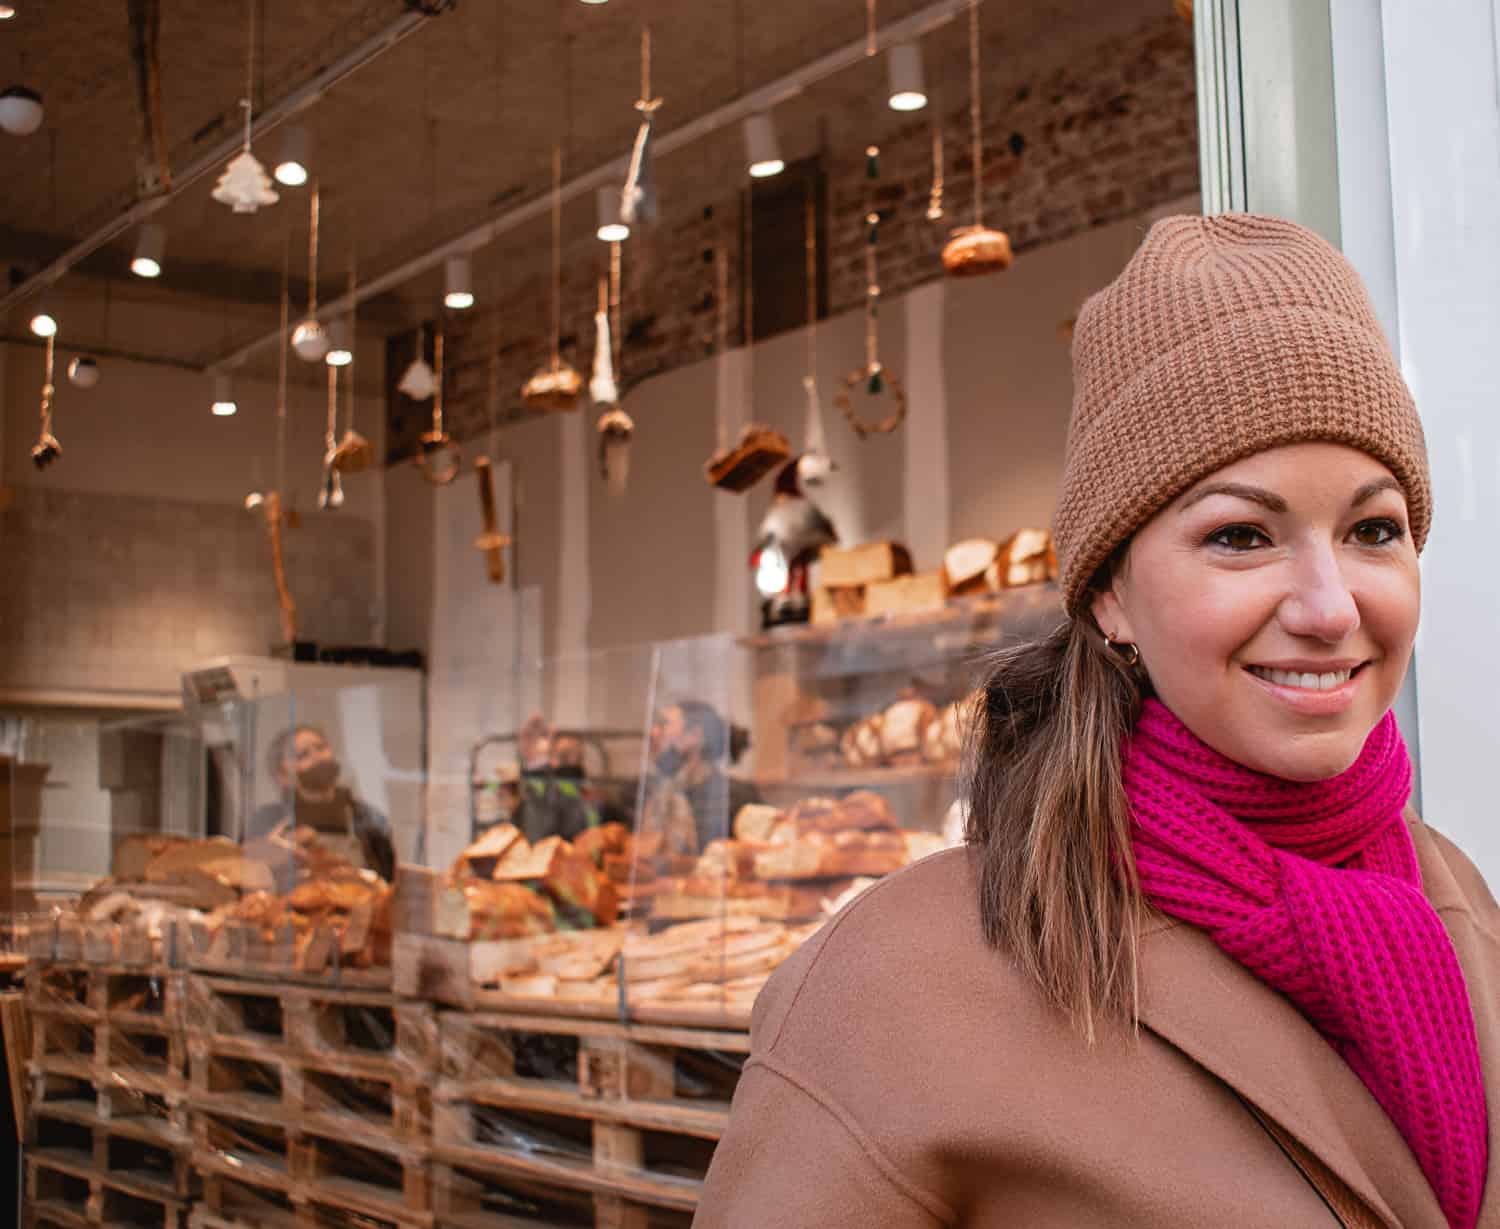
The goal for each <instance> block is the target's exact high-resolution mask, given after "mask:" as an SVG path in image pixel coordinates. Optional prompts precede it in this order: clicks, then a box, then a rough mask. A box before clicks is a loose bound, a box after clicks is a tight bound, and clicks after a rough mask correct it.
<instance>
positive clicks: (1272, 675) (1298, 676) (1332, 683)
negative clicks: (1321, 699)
mask: <svg viewBox="0 0 1500 1229" xmlns="http://www.w3.org/2000/svg"><path fill="white" fill-rule="evenodd" d="M1368 664H1369V663H1368V662H1361V663H1360V664H1359V665H1357V666H1355V667H1354V668H1353V669H1349V670H1331V671H1326V672H1324V673H1321V674H1318V673H1308V672H1305V671H1300V670H1272V669H1270V668H1269V667H1266V666H1246V667H1245V669H1246V670H1248V671H1249V672H1250V673H1251V674H1253V675H1255V677H1256V678H1262V679H1265V680H1266V682H1268V683H1274V684H1275V685H1276V686H1278V687H1296V688H1298V689H1300V690H1302V691H1332V690H1333V689H1334V688H1336V687H1342V686H1343V685H1344V684H1345V683H1347V682H1348V681H1349V680H1350V679H1351V678H1353V677H1354V676H1355V675H1356V674H1358V673H1359V672H1360V671H1361V670H1363V669H1364V668H1365V666H1367V665H1368Z"/></svg>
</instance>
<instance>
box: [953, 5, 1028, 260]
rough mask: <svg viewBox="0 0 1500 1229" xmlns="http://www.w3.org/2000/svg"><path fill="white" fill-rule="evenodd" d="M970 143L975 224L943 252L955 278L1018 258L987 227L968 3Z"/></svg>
mask: <svg viewBox="0 0 1500 1229" xmlns="http://www.w3.org/2000/svg"><path fill="white" fill-rule="evenodd" d="M969 139H970V141H971V143H972V145H973V160H974V224H973V225H972V226H962V227H960V228H959V229H957V230H955V231H954V232H953V237H952V238H951V239H949V240H948V243H947V245H946V246H945V247H944V248H943V268H944V269H946V270H947V271H948V272H949V273H950V274H951V275H952V276H954V277H978V276H980V275H981V274H984V273H1000V272H1002V271H1003V270H1005V269H1009V268H1010V266H1011V262H1012V261H1013V260H1014V259H1015V257H1014V256H1013V255H1012V254H1011V250H1010V239H1009V238H1008V237H1007V236H1006V234H1005V232H1004V231H999V230H994V229H993V228H991V227H988V226H986V225H985V224H984V134H983V126H982V123H981V119H980V114H979V0H969Z"/></svg>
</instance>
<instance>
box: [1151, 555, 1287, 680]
mask: <svg viewBox="0 0 1500 1229" xmlns="http://www.w3.org/2000/svg"><path fill="white" fill-rule="evenodd" d="M1162 589H1163V592H1162V594H1161V595H1160V600H1156V601H1153V602H1152V603H1151V604H1150V606H1149V608H1148V611H1149V613H1148V614H1147V615H1146V617H1145V619H1144V621H1143V625H1141V622H1140V621H1138V623H1137V631H1138V633H1139V637H1138V638H1139V641H1140V647H1141V656H1142V658H1144V659H1145V660H1146V662H1147V666H1148V668H1149V670H1150V672H1151V676H1152V678H1153V679H1156V680H1158V686H1160V681H1159V680H1160V679H1162V678H1170V677H1173V676H1179V677H1183V678H1198V679H1200V680H1201V679H1203V678H1204V677H1205V672H1206V671H1212V672H1214V673H1219V672H1222V670H1223V669H1224V667H1225V665H1226V663H1227V662H1228V661H1229V659H1231V658H1232V657H1233V656H1234V654H1235V653H1236V652H1238V650H1239V649H1240V648H1241V647H1242V646H1243V645H1245V644H1246V643H1247V642H1248V641H1250V640H1251V639H1253V638H1254V637H1255V635H1256V633H1257V632H1259V631H1260V629H1261V628H1263V627H1264V626H1265V624H1266V622H1267V620H1269V619H1271V618H1272V617H1274V615H1275V612H1276V601H1277V598H1276V594H1275V593H1273V592H1271V591H1270V589H1269V588H1268V587H1267V586H1265V585H1262V584H1260V583H1258V578H1256V577H1254V576H1253V575H1250V574H1246V573H1240V574H1223V573H1220V574H1214V573H1211V572H1209V573H1205V572H1204V571H1203V570H1195V571H1194V573H1193V575H1192V576H1191V577H1188V576H1182V577H1179V578H1177V579H1176V580H1175V581H1173V580H1169V581H1168V583H1167V584H1165V585H1163V586H1162Z"/></svg>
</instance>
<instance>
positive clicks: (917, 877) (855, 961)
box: [752, 846, 1021, 1053]
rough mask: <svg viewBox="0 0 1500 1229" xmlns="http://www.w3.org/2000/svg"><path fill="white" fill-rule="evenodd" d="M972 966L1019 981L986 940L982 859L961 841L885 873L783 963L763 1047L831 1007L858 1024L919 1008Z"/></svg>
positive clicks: (766, 1005)
mask: <svg viewBox="0 0 1500 1229" xmlns="http://www.w3.org/2000/svg"><path fill="white" fill-rule="evenodd" d="M966 966H968V967H971V968H972V969H973V971H975V972H979V971H980V970H981V969H982V975H983V978H984V980H985V981H986V982H989V984H991V985H994V980H993V979H1000V980H1002V981H1003V980H1009V979H1014V981H1015V982H1016V984H1017V986H1019V984H1020V981H1021V979H1020V977H1019V976H1018V975H1017V974H1016V972H1015V971H1014V969H1013V966H1012V965H1011V963H1010V961H1009V960H1007V959H1005V958H1004V957H1003V956H1002V955H1001V954H1000V953H999V952H997V951H995V950H994V949H993V948H992V947H990V946H989V945H988V944H987V943H986V942H985V939H984V933H983V929H982V926H981V924H980V919H979V902H978V885H977V878H976V869H975V864H974V858H973V855H972V853H971V851H970V850H969V849H967V848H966V847H962V846H960V847H959V848H956V849H949V850H945V851H944V852H942V853H938V854H934V855H932V856H931V857H927V858H924V859H922V861H920V862H917V863H915V864H914V865H912V866H909V867H907V868H906V869H905V870H902V871H899V872H897V873H896V874H894V875H889V876H887V877H886V878H884V879H882V880H881V881H880V882H879V883H877V884H876V885H875V886H873V887H871V888H870V889H869V890H868V891H866V892H865V893H864V894H863V895H861V896H859V897H858V898H856V899H855V900H854V901H852V902H851V903H850V904H849V905H847V906H846V907H845V908H844V909H843V910H841V911H840V912H839V914H838V915H837V916H836V917H834V918H832V919H831V920H830V921H829V922H828V923H827V925H825V926H824V927H823V929H822V930H820V931H819V932H818V933H817V934H816V935H814V936H813V937H812V938H811V939H810V940H808V942H806V943H805V944H803V945H802V947H801V948H800V949H798V951H797V952H796V953H795V954H794V955H793V956H792V957H791V958H790V959H788V960H787V961H786V962H785V963H784V964H783V965H782V966H781V967H780V968H778V969H777V970H776V972H775V973H774V974H773V975H772V977H771V979H770V981H768V982H767V984H766V987H765V989H764V990H762V991H761V994H760V997H759V999H757V1001H756V1004H755V1013H754V1021H753V1028H752V1039H753V1042H754V1047H755V1050H756V1051H757V1052H758V1053H769V1052H771V1051H772V1050H774V1049H776V1047H777V1046H778V1045H779V1044H780V1043H782V1042H783V1040H784V1039H785V1038H786V1037H787V1036H788V1034H789V1033H795V1032H796V1031H798V1030H797V1027H796V1026H797V1025H798V1024H799V1023H800V1022H802V1021H808V1022H810V1024H811V1025H812V1026H813V1027H815V1028H817V1029H818V1030H820V1031H821V1030H823V1029H825V1028H827V1027H828V1024H829V1017H828V1013H829V1011H830V1009H833V1010H836V1011H837V1014H838V1016H839V1017H840V1018H841V1020H842V1023H843V1026H844V1027H847V1028H850V1029H853V1028H855V1027H857V1024H858V1021H859V1020H860V1019H861V1018H868V1017H869V1016H870V1015H871V1014H880V1015H885V1014H889V1013H891V1012H899V1013H900V1014H902V1015H910V1013H912V1012H918V1013H920V1012H921V1011H922V1007H921V1005H922V1004H924V1003H926V1004H929V1005H936V1004H937V1003H938V1002H939V1001H940V1000H942V999H944V998H946V997H947V996H948V995H949V994H951V989H952V987H953V986H955V985H962V984H964V982H965V977H964V971H965V968H966ZM969 984H971V985H972V983H969ZM1012 989H1014V987H1012ZM928 992H931V993H928ZM934 995H935V996H936V998H934V997H933V996H934Z"/></svg>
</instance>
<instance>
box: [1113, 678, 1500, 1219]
mask: <svg viewBox="0 0 1500 1229" xmlns="http://www.w3.org/2000/svg"><path fill="white" fill-rule="evenodd" d="M1124 779H1125V792H1126V794H1127V795H1128V797H1129V799H1130V808H1131V814H1132V817H1133V819H1134V824H1135V859H1136V867H1137V869H1138V871H1139V874H1140V879H1141V886H1142V888H1143V890H1144V891H1145V894H1146V898H1147V899H1148V900H1149V901H1151V903H1152V904H1154V905H1155V906H1156V907H1157V908H1159V909H1161V910H1162V911H1163V912H1164V913H1167V914H1170V915H1171V916H1172V917H1175V918H1180V919H1181V920H1183V921H1185V922H1189V923H1191V924H1192V925H1194V926H1198V927H1200V928H1202V929H1203V930H1205V931H1207V932H1208V934H1209V935H1210V936H1211V937H1212V938H1213V940H1214V942H1215V943H1217V944H1218V945H1219V947H1220V948H1222V949H1223V950H1224V952H1225V953H1227V954H1228V955H1230V956H1232V957H1234V959H1235V960H1237V961H1239V962H1240V963H1241V964H1242V965H1244V966H1245V968H1246V969H1248V970H1249V971H1250V972H1251V973H1253V974H1255V976H1256V977H1258V978H1260V980H1261V981H1263V982H1265V983H1266V984H1267V985H1268V986H1271V987H1272V988H1273V989H1275V990H1278V991H1280V992H1281V993H1282V994H1284V995H1286V997H1287V998H1289V999H1290V1000H1291V1001H1292V1002H1293V1003H1294V1004H1296V1006H1297V1007H1298V1008H1299V1009H1300V1010H1301V1011H1302V1013H1303V1014H1304V1015H1305V1016H1307V1018H1308V1019H1309V1020H1311V1021H1312V1023H1313V1024H1314V1025H1315V1026H1316V1027H1317V1029H1318V1030H1319V1031H1320V1032H1321V1033H1322V1034H1323V1036H1324V1037H1326V1038H1327V1039H1328V1042H1329V1044H1331V1045H1332V1046H1333V1047H1334V1048H1335V1049H1336V1050H1337V1051H1338V1052H1339V1053H1340V1054H1341V1055H1342V1056H1343V1058H1344V1060H1345V1061H1346V1062H1347V1063H1348V1064H1349V1066H1350V1067H1351V1068H1353V1070H1354V1071H1355V1073H1356V1074H1357V1075H1358V1076H1359V1078H1360V1079H1361V1080H1363V1081H1364V1083H1365V1086H1366V1087H1367V1088H1368V1089H1369V1090H1370V1092H1371V1093H1373V1094H1374V1096H1375V1099H1376V1100H1377V1101H1378V1102H1379V1103H1380V1105H1381V1106H1382V1107H1383V1108H1384V1109H1385V1112H1386V1113H1387V1114H1388V1115H1390V1118H1391V1121H1392V1122H1394V1123H1395V1125H1396V1127H1397V1129H1398V1130H1399V1131H1400V1132H1401V1134H1402V1136H1403V1137H1404V1138H1405V1140H1406V1142H1407V1144H1408V1145H1409V1146H1410V1148H1411V1150H1412V1152H1413V1154H1414V1155H1415V1156H1416V1158H1417V1161H1418V1163H1419V1164H1420V1165H1421V1167H1422V1172H1423V1173H1425V1174H1426V1175H1427V1180H1428V1181H1429V1182H1430V1183H1431V1184H1432V1189H1433V1190H1434V1192H1436V1194H1437V1197H1438V1202H1439V1203H1440V1204H1441V1205H1442V1208H1443V1212H1444V1213H1445V1214H1446V1216H1447V1218H1448V1223H1449V1225H1451V1226H1452V1227H1453V1229H1473V1226H1474V1224H1475V1222H1476V1221H1477V1220H1478V1219H1479V1206H1480V1201H1481V1199H1482V1197H1483V1194H1484V1181H1485V1173H1486V1170H1487V1166H1488V1145H1487V1143H1486V1140H1487V1120H1486V1114H1485V1104H1484V1083H1483V1076H1482V1074H1481V1068H1480V1065H1479V1043H1478V1040H1477V1037H1476V1034H1475V1029H1474V1016H1473V1013H1472V1012H1471V1010H1470V1008H1469V998H1468V993H1467V991H1466V989H1465V986H1464V977H1463V970H1462V969H1461V968H1460V967H1459V963H1458V957H1457V956H1456V955H1455V954H1454V951H1453V944H1452V943H1451V942H1450V940H1449V938H1448V934H1447V932H1446V931H1445V930H1444V929H1443V924H1442V922H1441V921H1440V920H1439V919H1438V915H1437V913H1436V911H1435V910H1434V909H1433V908H1432V906H1431V905H1430V904H1428V902H1427V898H1426V897H1425V896H1424V895H1423V894H1422V880H1421V874H1420V872H1419V870H1418V868H1417V856H1416V850H1415V848H1414V847H1413V845H1412V839H1411V833H1410V832H1409V831H1407V827H1406V822H1405V820H1404V819H1403V817H1402V808H1403V807H1404V806H1405V805H1406V800H1407V797H1408V795H1409V794H1410V792H1411V761H1410V760H1409V759H1408V758H1407V754H1406V744H1405V743H1404V742H1403V741H1402V740H1401V733H1400V731H1399V730H1398V729H1397V728H1396V719H1395V717H1394V716H1393V715H1392V714H1390V713H1387V714H1386V715H1385V717H1384V718H1383V719H1382V720H1381V722H1380V724H1379V725H1377V726H1376V727H1375V729H1374V730H1373V731H1372V732H1371V734H1370V737H1369V739H1368V740H1367V741H1366V742H1365V747H1364V750H1363V751H1362V752H1361V753H1360V756H1359V759H1358V760H1357V761H1356V762H1355V763H1354V765H1353V767H1351V768H1349V769H1348V770H1347V771H1346V772H1343V773H1341V774H1339V775H1338V776H1336V777H1333V778H1331V779H1329V780H1327V781H1315V782H1295V781H1283V780H1281V779H1280V778H1279V777H1271V776H1266V775H1264V774H1262V773H1258V772H1254V771H1252V770H1251V769H1249V768H1245V767H1244V766H1242V765H1240V764H1237V763H1235V762H1234V761H1233V760H1230V759H1227V758H1226V757H1224V756H1222V755H1220V754H1219V753H1218V752H1217V751H1215V750H1213V749H1212V748H1210V747H1209V746H1207V745H1206V744H1205V743H1203V742H1201V741H1200V740H1199V739H1198V738H1196V737H1195V736H1194V735H1193V734H1192V733H1191V732H1190V731H1189V730H1188V728H1187V727H1186V726H1185V725H1183V724H1182V722H1181V721H1179V720H1178V719H1177V718H1176V717H1175V716H1173V715H1172V713H1171V712H1170V711H1169V710H1168V709H1167V708H1166V706H1165V705H1163V704H1161V703H1159V702H1158V701H1156V700H1148V701H1147V702H1146V704H1145V707H1144V709H1143V711H1142V713H1141V717H1140V720H1139V721H1138V722H1137V723H1136V727H1135V730H1134V731H1133V733H1132V734H1131V735H1130V737H1129V738H1127V739H1126V740H1125V748H1124Z"/></svg>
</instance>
